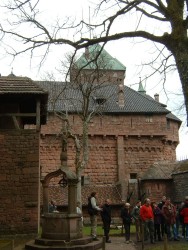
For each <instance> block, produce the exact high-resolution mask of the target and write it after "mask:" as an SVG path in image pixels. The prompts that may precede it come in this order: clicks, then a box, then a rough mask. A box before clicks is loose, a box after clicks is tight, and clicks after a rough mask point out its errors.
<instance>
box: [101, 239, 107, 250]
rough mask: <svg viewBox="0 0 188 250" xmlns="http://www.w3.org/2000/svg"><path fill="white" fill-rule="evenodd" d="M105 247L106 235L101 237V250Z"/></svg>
mask: <svg viewBox="0 0 188 250" xmlns="http://www.w3.org/2000/svg"><path fill="white" fill-rule="evenodd" d="M105 249H106V236H103V238H102V250H105Z"/></svg>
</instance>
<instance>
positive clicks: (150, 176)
mask: <svg viewBox="0 0 188 250" xmlns="http://www.w3.org/2000/svg"><path fill="white" fill-rule="evenodd" d="M175 166H176V163H175V162H169V161H160V162H156V163H154V164H153V165H152V166H151V167H150V168H149V169H148V170H147V171H146V172H145V173H144V174H143V175H142V176H141V180H142V181H145V180H170V179H172V172H173V170H174V168H175Z"/></svg>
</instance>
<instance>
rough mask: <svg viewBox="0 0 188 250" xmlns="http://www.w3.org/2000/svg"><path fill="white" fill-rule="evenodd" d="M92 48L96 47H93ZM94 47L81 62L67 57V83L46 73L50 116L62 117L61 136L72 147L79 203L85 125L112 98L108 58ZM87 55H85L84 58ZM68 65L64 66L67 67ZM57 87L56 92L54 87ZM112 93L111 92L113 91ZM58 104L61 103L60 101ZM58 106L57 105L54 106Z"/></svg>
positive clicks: (86, 155) (86, 149) (86, 153)
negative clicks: (50, 109)
mask: <svg viewBox="0 0 188 250" xmlns="http://www.w3.org/2000/svg"><path fill="white" fill-rule="evenodd" d="M94 47H96V46H94ZM96 48H97V49H96V50H92V51H90V52H88V53H89V54H87V52H86V53H85V54H84V58H85V59H86V60H85V61H81V62H80V61H79V60H77V61H76V62H75V60H76V59H74V60H73V56H72V55H71V56H68V57H67V60H68V61H69V63H68V64H67V65H71V68H68V69H67V70H68V71H69V74H70V79H71V81H70V82H64V83H60V84H59V86H57V85H58V83H57V82H55V81H54V78H53V76H52V75H50V80H53V81H50V82H49V89H50V93H51V94H50V97H49V103H50V105H51V106H52V107H53V113H54V115H56V116H58V117H59V119H61V120H63V122H64V125H63V127H62V131H61V134H62V139H63V143H64V144H65V145H68V144H69V143H70V141H69V140H73V143H74V148H75V168H76V174H77V177H78V184H77V200H78V201H80V202H81V176H82V174H83V171H84V170H85V169H86V168H87V164H88V160H89V136H88V133H89V126H90V122H91V120H92V119H93V117H94V116H96V115H98V116H102V113H103V107H104V105H105V103H106V102H107V101H109V99H110V98H111V97H112V94H111V93H110V94H107V92H106V88H108V85H109V82H110V81H111V80H112V79H110V78H111V76H110V75H109V74H107V73H106V72H107V71H109V70H110V68H109V67H110V64H109V62H108V61H109V60H108V58H105V56H106V55H105V54H104V53H102V47H100V46H97V47H96ZM85 56H86V57H87V58H86V57H85ZM67 67H68V66H67ZM122 81H123V79H122ZM56 87H57V89H58V91H56V90H55V89H56ZM113 95H114V93H113ZM60 103H61V104H60ZM58 105H61V108H60V109H59V108H57V106H58ZM72 113H73V114H76V115H77V117H79V119H80V125H79V128H80V129H79V131H78V129H77V126H76V127H75V125H74V123H73V118H72V116H71V114H72Z"/></svg>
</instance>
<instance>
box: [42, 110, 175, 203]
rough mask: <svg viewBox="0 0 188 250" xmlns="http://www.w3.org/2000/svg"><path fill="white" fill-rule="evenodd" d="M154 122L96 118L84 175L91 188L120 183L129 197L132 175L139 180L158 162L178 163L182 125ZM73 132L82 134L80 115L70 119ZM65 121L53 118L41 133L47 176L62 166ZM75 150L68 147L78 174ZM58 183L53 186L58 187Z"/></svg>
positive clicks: (139, 118)
mask: <svg viewBox="0 0 188 250" xmlns="http://www.w3.org/2000/svg"><path fill="white" fill-rule="evenodd" d="M152 119H153V121H152V123H148V122H146V117H145V116H144V115H143V116H141V115H137V116H130V115H127V116H103V117H97V116H96V117H94V119H93V120H92V122H91V123H90V127H89V145H90V155H89V157H90V158H89V163H88V167H87V169H85V170H84V172H83V175H84V176H87V177H89V184H90V185H94V184H95V185H108V184H116V183H117V182H120V183H121V185H123V186H122V197H124V198H126V195H127V188H128V180H129V179H130V174H134V173H136V174H137V177H139V176H140V175H141V174H142V173H143V172H145V171H146V170H147V169H148V168H149V167H150V166H151V165H152V164H153V163H154V162H157V161H164V160H175V159H176V155H175V148H176V145H177V142H178V124H177V123H175V122H171V123H170V125H171V126H170V127H168V128H167V125H166V117H165V116H163V115H162V116H160V115H156V116H153V118H152ZM70 122H71V125H72V128H73V132H74V133H76V134H80V135H81V134H82V126H81V122H80V119H79V117H78V116H75V115H74V116H73V115H72V116H70ZM61 128H62V121H61V120H59V118H57V117H54V118H53V119H52V117H51V116H49V118H48V123H47V125H45V126H42V130H41V144H40V150H41V151H40V152H41V167H42V169H41V171H42V176H45V175H46V174H47V173H49V172H51V171H55V170H56V169H57V168H58V167H59V166H60V151H61V138H60V131H61ZM74 160H75V148H74V145H73V142H72V141H71V140H70V141H69V144H68V166H69V167H70V168H71V169H72V170H73V171H74V170H75V165H74ZM54 184H55V183H53V185H54Z"/></svg>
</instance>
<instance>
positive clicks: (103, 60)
mask: <svg viewBox="0 0 188 250" xmlns="http://www.w3.org/2000/svg"><path fill="white" fill-rule="evenodd" d="M101 48H102V47H101V45H99V44H95V45H92V46H89V47H88V48H86V51H87V55H88V58H87V55H86V52H85V53H83V54H82V56H81V57H80V58H79V59H78V60H77V61H76V63H75V64H76V65H77V67H78V68H82V67H84V69H96V62H95V58H96V56H97V55H98V53H99V52H100V51H101ZM92 60H94V62H91V61H92ZM90 62H91V63H90ZM86 65H87V66H86ZM97 68H98V69H102V70H104V69H105V70H123V71H125V70H126V67H125V66H124V65H123V64H122V63H121V62H120V61H119V60H117V59H116V58H114V57H112V56H111V55H110V54H109V53H108V52H107V51H106V50H105V49H103V50H102V51H101V53H100V55H99V57H98V58H97Z"/></svg>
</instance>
